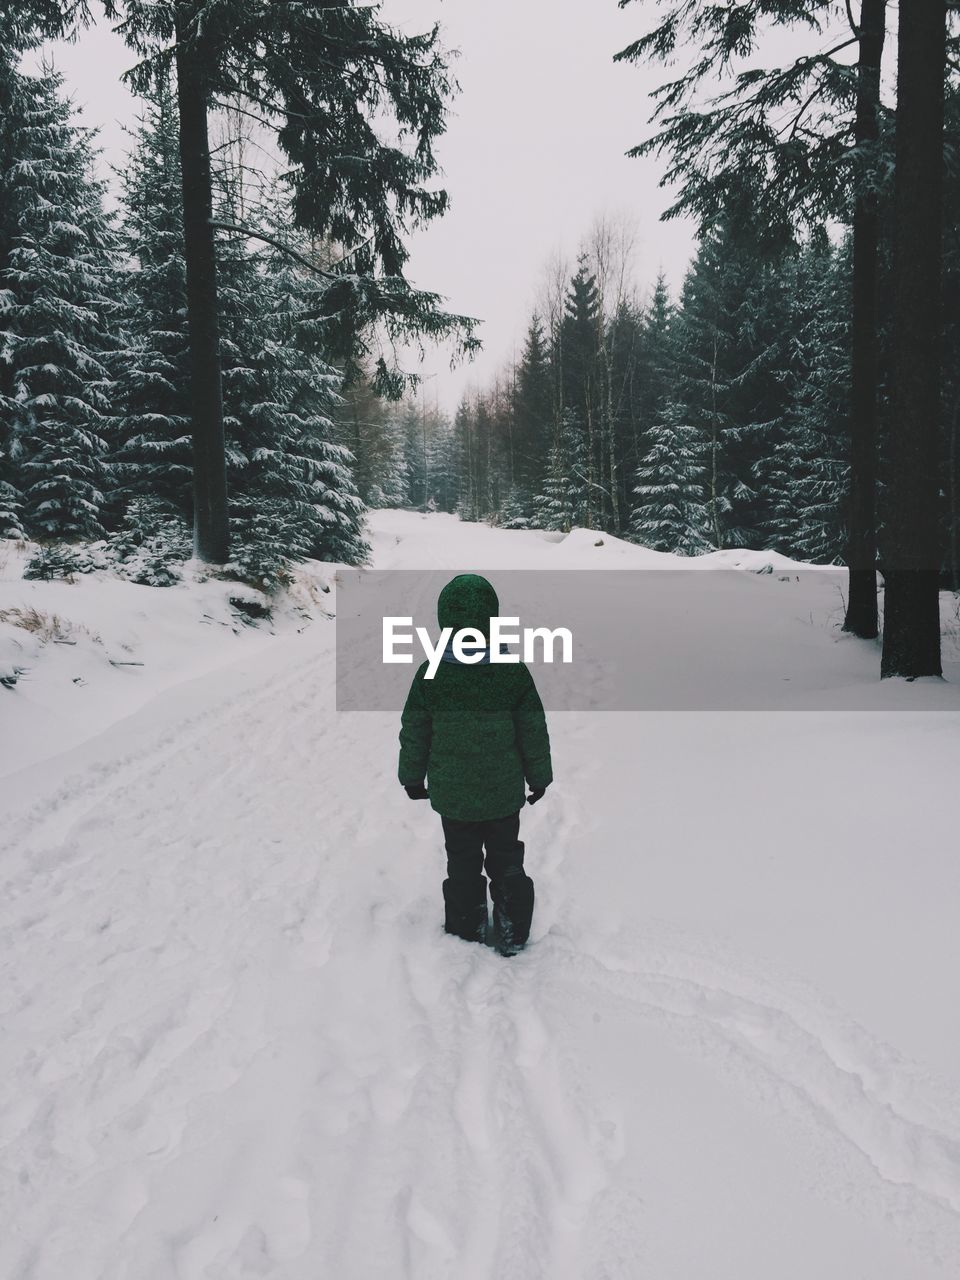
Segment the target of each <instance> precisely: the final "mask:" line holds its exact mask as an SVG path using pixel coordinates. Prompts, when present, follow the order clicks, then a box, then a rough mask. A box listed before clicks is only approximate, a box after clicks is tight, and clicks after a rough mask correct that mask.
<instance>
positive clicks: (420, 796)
mask: <svg viewBox="0 0 960 1280" xmlns="http://www.w3.org/2000/svg"><path fill="white" fill-rule="evenodd" d="M404 791H406V793H407V795H408V796H409V797H410V799H411V800H429V799H430V792H429V791H428V790H427V788H426V787H425V786H424V785H423V783H422V782H415V783H414V784H413V785H412V786H410V787H404Z"/></svg>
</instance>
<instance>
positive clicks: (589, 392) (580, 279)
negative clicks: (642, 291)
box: [559, 255, 602, 528]
mask: <svg viewBox="0 0 960 1280" xmlns="http://www.w3.org/2000/svg"><path fill="white" fill-rule="evenodd" d="M601 323H602V319H601V316H600V299H599V294H598V292H597V282H596V278H595V277H594V276H593V275H592V274H591V273H590V270H589V267H588V264H587V259H586V257H585V256H584V255H581V257H580V260H579V262H578V265H577V271H576V273H575V275H574V276H573V277H572V279H571V281H570V287H569V290H568V292H567V296H566V300H565V303H564V315H563V319H562V321H561V323H560V345H561V348H562V366H561V367H562V391H563V405H564V408H565V409H568V410H569V411H570V416H569V418H568V419H567V420H566V423H565V424H564V423H561V424H559V430H560V434H561V435H565V434H566V432H567V429H568V427H569V424H572V423H578V424H579V428H580V431H581V432H582V434H583V440H582V442H580V443H578V445H577V455H578V457H579V458H581V459H582V465H583V470H584V477H585V478H584V484H585V486H586V509H585V511H584V524H585V525H586V527H587V528H594V527H596V526H599V525H600V523H601V502H600V495H601V493H602V489H601V486H600V483H599V477H600V474H601V468H600V433H599V418H600V405H599V394H600V386H599V368H598V358H599V329H600V325H601Z"/></svg>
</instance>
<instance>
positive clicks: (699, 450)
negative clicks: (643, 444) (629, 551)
mask: <svg viewBox="0 0 960 1280" xmlns="http://www.w3.org/2000/svg"><path fill="white" fill-rule="evenodd" d="M647 438H648V441H649V447H648V450H647V453H646V455H645V457H644V458H643V460H642V462H641V463H640V465H639V467H638V468H637V473H636V477H635V478H636V485H635V487H634V491H633V492H634V495H635V505H634V509H633V518H632V520H631V525H630V532H631V535H632V537H633V539H634V540H635V541H636V542H639V543H641V544H642V545H643V546H645V547H651V548H652V549H653V550H654V551H671V552H675V553H677V554H679V555H698V554H700V553H701V552H703V551H707V550H709V549H710V548H711V546H712V545H713V544H712V543H711V540H710V512H709V510H708V506H707V501H706V493H705V489H704V478H705V475H706V467H705V466H704V461H703V442H702V439H701V437H700V433H699V432H698V431H697V430H696V429H695V428H692V427H690V426H689V425H688V424H686V423H684V421H683V420H682V418H681V416H680V413H679V410H678V408H677V406H675V405H670V406H668V407H667V409H666V412H665V414H664V417H663V419H662V420H661V421H660V422H658V423H656V424H655V425H654V426H652V427H651V428H650V429H649V431H648V433H647Z"/></svg>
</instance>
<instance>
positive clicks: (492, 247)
mask: <svg viewBox="0 0 960 1280" xmlns="http://www.w3.org/2000/svg"><path fill="white" fill-rule="evenodd" d="M384 14H385V16H386V18H387V19H388V20H389V21H391V22H393V23H395V24H397V25H399V26H401V27H403V28H404V29H407V30H410V31H414V30H422V29H424V28H426V27H429V26H430V25H431V24H432V23H433V22H434V21H439V22H440V23H441V24H442V26H443V28H444V37H445V44H446V45H447V47H448V48H454V49H459V50H460V53H461V56H460V57H459V58H458V59H457V60H456V63H455V70H456V75H457V78H458V80H459V81H460V84H461V88H462V93H461V94H460V96H459V97H458V98H457V100H456V102H455V104H454V107H453V115H452V118H451V120H450V123H449V128H448V131H447V133H446V135H445V136H444V137H443V138H442V139H441V141H440V145H439V148H438V153H439V158H440V162H441V164H442V166H443V170H444V183H445V185H446V187H447V189H448V191H449V192H450V195H451V200H452V208H451V210H450V212H449V213H448V214H447V216H446V217H445V218H443V219H442V220H440V221H439V222H435V223H433V224H432V225H431V226H430V227H429V228H428V229H426V230H424V231H422V232H421V233H419V234H418V235H417V236H416V238H415V240H414V242H413V246H412V247H413V257H412V262H411V268H410V276H411V278H412V279H413V281H414V282H415V283H416V284H417V285H419V286H421V287H423V288H428V289H432V290H435V291H436V292H438V293H441V294H443V295H444V296H445V297H446V298H447V299H448V304H449V306H450V308H451V309H453V310H455V311H458V312H461V313H464V314H467V315H472V316H476V317H478V318H479V319H480V320H482V321H483V326H482V329H481V336H482V338H483V341H484V348H485V349H484V351H483V353H482V354H481V355H480V356H479V357H477V358H476V360H475V361H474V362H473V364H472V365H470V366H467V367H462V368H460V369H458V370H456V371H455V372H453V373H451V372H450V371H449V370H448V358H447V356H446V355H445V354H444V353H442V352H437V353H436V354H433V353H431V354H428V357H427V360H426V361H425V365H424V369H423V372H424V374H425V375H428V376H429V377H430V378H431V379H432V380H431V381H429V382H428V383H427V384H426V390H425V394H426V395H427V397H428V398H429V399H430V400H433V399H434V397H437V398H438V400H439V402H440V404H441V405H443V406H445V407H446V408H448V409H450V410H452V409H453V408H455V406H456V403H457V401H458V399H459V398H460V396H461V395H462V394H463V392H464V391H465V390H466V389H467V388H468V387H470V386H477V385H479V386H481V387H482V386H484V385H486V384H488V383H489V382H491V381H492V379H493V377H494V375H495V374H496V373H497V371H498V370H500V369H501V368H502V367H503V366H504V364H505V363H506V362H507V361H509V360H510V359H511V358H512V356H513V354H514V351H515V350H517V349H519V346H520V344H521V343H522V339H523V333H524V329H525V327H526V321H527V318H528V315H529V312H530V311H531V310H532V307H533V302H534V297H535V294H536V291H537V287H538V285H539V283H540V280H541V277H542V274H543V268H544V264H545V262H546V261H547V259H548V258H549V257H550V256H551V255H552V254H553V252H554V251H555V250H557V249H558V248H559V249H562V250H564V251H565V252H567V253H568V254H569V255H570V256H571V257H573V256H574V255H575V253H576V250H577V247H578V242H579V240H580V238H581V237H582V236H583V235H584V234H585V233H586V232H587V231H588V229H589V226H590V224H591V222H592V221H593V219H594V217H595V216H596V215H598V214H602V213H608V214H612V215H615V216H620V215H624V214H626V215H629V216H630V217H632V218H633V219H635V223H636V228H637V232H638V252H637V262H636V275H637V281H638V284H639V285H640V287H641V289H642V290H643V291H646V289H647V288H648V287H649V286H650V285H652V283H653V281H654V279H655V277H656V274H657V271H658V270H659V269H660V267H661V266H662V267H663V269H664V270H665V271H666V274H667V277H668V280H669V281H670V283H671V285H672V287H673V288H676V287H678V286H679V283H680V281H681V279H682V276H683V271H684V268H685V266H686V264H687V261H688V260H689V257H690V254H691V251H692V247H693V235H692V229H691V227H690V225H689V224H685V223H680V222H669V223H663V222H660V221H659V216H660V213H661V210H662V209H663V208H664V207H665V206H666V205H667V204H668V203H669V197H668V193H667V192H665V191H663V190H661V189H660V188H659V186H658V180H659V176H660V172H661V168H662V165H661V163H660V162H659V161H656V160H652V159H646V160H628V159H627V158H626V156H625V154H624V153H625V152H626V150H627V149H628V148H629V147H630V146H631V145H633V144H635V143H637V142H638V141H640V140H641V139H642V138H643V137H644V136H645V133H646V130H647V119H648V116H649V113H650V104H649V100H648V97H647V94H648V92H649V91H650V89H651V88H653V87H654V86H655V85H656V84H657V83H658V81H659V79H660V78H661V76H662V70H661V69H658V68H655V69H652V70H651V69H649V68H647V67H645V66H637V67H631V66H615V65H614V64H613V61H612V58H613V54H614V53H615V52H616V51H617V50H618V49H620V48H622V47H623V46H624V45H626V44H628V43H629V42H630V41H631V40H632V39H633V38H635V36H636V35H637V34H638V33H639V32H640V31H641V30H642V29H643V28H644V26H645V24H646V23H647V22H649V20H650V11H649V6H648V5H646V4H634V5H631V6H629V7H628V8H627V9H626V10H622V11H621V10H619V9H618V8H617V4H616V0H385V3H384ZM131 61H132V55H131V54H130V53H129V51H128V50H127V49H126V48H125V47H124V45H123V44H122V42H121V41H120V39H119V38H118V37H117V36H115V35H113V34H112V33H111V32H110V31H109V29H108V28H107V27H106V25H105V24H103V23H102V22H101V25H100V26H99V27H97V28H96V29H94V30H92V31H88V32H86V33H84V35H83V36H82V37H81V40H80V42H79V43H78V44H77V45H75V46H72V47H71V46H59V47H58V49H57V51H56V64H57V66H58V67H59V68H60V70H61V71H62V72H63V73H64V75H65V77H66V80H67V84H68V86H69V88H70V90H71V91H72V92H73V94H74V96H75V100H76V102H77V104H78V105H80V106H82V107H84V108H85V111H84V115H85V120H86V122H87V123H89V124H98V125H100V126H101V139H100V141H101V145H102V147H103V149H104V154H105V159H106V160H107V161H109V162H110V163H113V164H121V163H122V159H123V154H124V151H125V149H126V140H125V137H124V134H123V128H122V126H123V124H124V123H126V124H130V123H131V122H132V120H133V119H134V116H135V114H136V104H135V102H134V100H133V99H132V98H131V97H130V95H129V94H128V93H127V92H126V90H125V89H124V88H123V86H122V85H121V84H120V82H119V77H120V75H121V73H122V72H123V71H124V70H125V69H126V68H127V67H128V66H130V64H131Z"/></svg>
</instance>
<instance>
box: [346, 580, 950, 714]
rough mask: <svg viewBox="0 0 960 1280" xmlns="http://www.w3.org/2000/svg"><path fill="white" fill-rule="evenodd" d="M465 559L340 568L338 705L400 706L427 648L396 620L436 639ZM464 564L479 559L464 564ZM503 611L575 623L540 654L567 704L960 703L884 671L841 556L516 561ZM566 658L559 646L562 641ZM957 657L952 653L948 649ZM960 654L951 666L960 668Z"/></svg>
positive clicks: (542, 682) (559, 707) (566, 707)
mask: <svg viewBox="0 0 960 1280" xmlns="http://www.w3.org/2000/svg"><path fill="white" fill-rule="evenodd" d="M454 572H455V571H452V570H427V571H414V570H369V571H368V570H362V569H359V570H343V571H341V572H339V573H338V575H337V682H336V683H337V709H338V710H339V711H384V710H393V711H399V710H400V709H401V708H402V706H403V703H404V699H405V698H406V694H407V690H408V689H409V687H410V682H411V680H412V678H413V675H414V672H415V671H416V669H417V667H418V666H419V665H420V663H421V662H422V661H424V658H425V656H426V655H425V653H424V651H423V649H422V647H421V644H420V642H419V640H417V639H416V638H414V640H413V643H412V644H408V645H406V646H405V647H403V646H398V652H404V653H406V654H409V655H410V657H411V659H412V660H411V661H410V663H409V664H404V665H388V664H385V663H384V660H383V630H384V628H383V620H384V618H385V617H409V618H411V619H412V624H411V626H409V627H404V628H401V630H403V631H405V632H406V633H407V634H410V633H412V630H413V628H414V627H418V626H419V627H424V628H426V629H427V631H428V632H429V635H430V638H431V643H433V644H436V642H437V638H438V636H439V630H440V628H439V626H438V623H437V618H436V603H437V597H438V596H439V594H440V591H441V590H442V588H443V587H444V586H445V585H446V583H447V582H449V580H450V579H451V578H452V577H453V576H454ZM463 572H474V570H470V569H465V570H463ZM484 576H485V577H486V578H488V579H489V581H490V582H491V583H492V584H493V586H494V587H495V589H496V591H497V594H498V596H499V599H500V616H501V617H517V618H519V620H520V627H521V628H533V627H547V628H550V629H551V630H552V629H554V628H560V627H562V628H566V629H567V630H569V631H570V632H571V634H572V638H573V646H572V648H573V654H572V658H573V660H572V662H571V663H570V664H569V665H566V664H562V663H560V662H559V661H556V662H554V663H553V664H547V663H544V662H543V661H541V660H540V658H539V654H540V653H541V650H542V646H538V647H537V654H538V658H537V660H535V661H533V662H532V663H530V664H529V665H530V669H531V671H532V672H533V675H534V678H535V680H536V682H537V687H538V688H539V690H540V695H541V697H542V699H543V702H544V705H545V706H546V707H547V708H548V709H550V710H555V711H583V710H593V711H673V710H676V711H695V710H713V711H763V710H837V709H842V710H863V711H866V710H888V711H889V710H902V709H903V710H944V709H948V710H949V709H952V710H960V699H957V698H956V697H955V696H952V695H955V689H945V688H944V684H943V682H942V681H917V682H916V683H914V684H912V685H906V684H904V683H903V682H900V681H895V682H889V681H885V682H883V685H882V686H881V682H880V679H879V649H878V647H877V646H876V645H875V644H873V643H869V642H866V641H861V640H856V639H854V638H853V637H851V636H847V635H845V634H843V633H842V631H841V626H842V622H843V612H844V600H843V596H844V593H845V590H846V574H845V572H844V571H842V570H839V569H822V570H821V569H809V570H802V571H794V570H791V571H785V570H782V569H779V570H778V569H771V570H769V571H766V572H759V573H757V572H752V571H745V570H740V569H730V570H726V569H723V570H717V569H693V568H691V569H679V570H677V569H659V570H603V571H597V570H550V571H542V572H541V571H539V570H505V571H491V572H487V573H485V574H484ZM555 648H556V654H557V656H558V658H559V654H560V646H559V644H558V645H557V646H556V647H555ZM945 656H946V655H945ZM956 666H957V664H956V663H954V664H952V668H951V667H950V664H945V672H947V673H948V674H955V675H960V672H957V670H956Z"/></svg>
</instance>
